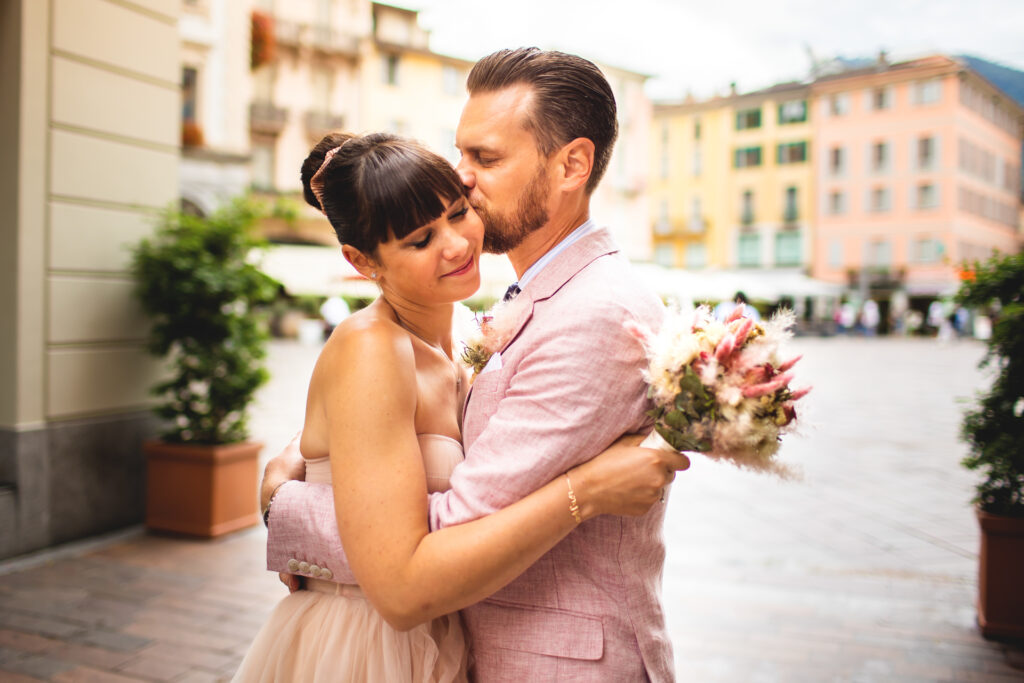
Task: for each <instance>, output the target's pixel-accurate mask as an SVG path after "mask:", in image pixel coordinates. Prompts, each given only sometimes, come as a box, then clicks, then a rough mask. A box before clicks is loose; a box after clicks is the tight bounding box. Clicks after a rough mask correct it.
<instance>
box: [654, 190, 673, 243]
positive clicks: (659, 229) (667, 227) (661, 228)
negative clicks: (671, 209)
mask: <svg viewBox="0 0 1024 683" xmlns="http://www.w3.org/2000/svg"><path fill="white" fill-rule="evenodd" d="M654 232H655V233H657V234H659V235H667V234H669V233H670V232H672V224H671V223H669V219H668V200H667V199H662V200H661V202H660V203H659V204H658V221H657V222H656V223H655V224H654Z"/></svg>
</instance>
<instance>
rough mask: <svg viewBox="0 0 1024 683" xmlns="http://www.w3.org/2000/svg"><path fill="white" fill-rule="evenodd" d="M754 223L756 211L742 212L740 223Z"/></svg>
mask: <svg viewBox="0 0 1024 683" xmlns="http://www.w3.org/2000/svg"><path fill="white" fill-rule="evenodd" d="M753 224H754V212H753V211H744V212H742V213H741V214H740V225H753Z"/></svg>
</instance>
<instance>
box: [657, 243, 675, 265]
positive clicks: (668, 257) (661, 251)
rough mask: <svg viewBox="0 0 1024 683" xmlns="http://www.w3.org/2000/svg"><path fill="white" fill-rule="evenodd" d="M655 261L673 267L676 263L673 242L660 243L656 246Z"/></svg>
mask: <svg viewBox="0 0 1024 683" xmlns="http://www.w3.org/2000/svg"><path fill="white" fill-rule="evenodd" d="M654 262H655V263H657V264H658V265H659V266H665V267H667V268H671V267H672V266H674V265H675V264H676V263H675V262H676V255H675V250H674V249H673V248H672V245H671V244H659V245H658V246H656V247H654Z"/></svg>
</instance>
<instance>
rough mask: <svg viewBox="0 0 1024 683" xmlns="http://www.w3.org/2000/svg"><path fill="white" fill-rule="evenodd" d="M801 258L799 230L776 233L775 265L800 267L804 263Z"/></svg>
mask: <svg viewBox="0 0 1024 683" xmlns="http://www.w3.org/2000/svg"><path fill="white" fill-rule="evenodd" d="M800 257H801V254H800V231H799V230H783V231H782V232H777V233H775V265H777V266H799V265H800V262H801V261H802V259H801V258H800Z"/></svg>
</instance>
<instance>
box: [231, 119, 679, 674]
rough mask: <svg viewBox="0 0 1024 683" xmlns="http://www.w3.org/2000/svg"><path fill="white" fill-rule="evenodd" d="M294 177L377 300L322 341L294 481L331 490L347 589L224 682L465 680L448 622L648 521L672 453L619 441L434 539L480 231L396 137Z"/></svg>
mask: <svg viewBox="0 0 1024 683" xmlns="http://www.w3.org/2000/svg"><path fill="white" fill-rule="evenodd" d="M314 170H315V171H316V172H315V173H312V171H314ZM310 176H312V177H311V178H310ZM303 178H304V182H305V181H306V180H308V181H309V184H308V186H307V199H310V198H311V194H312V196H313V197H315V199H316V200H317V201H318V204H319V206H320V208H322V210H323V212H324V213H325V214H326V215H327V217H328V219H329V220H330V222H331V225H332V226H333V228H334V230H335V232H336V233H337V236H338V240H339V241H340V242H341V245H342V247H341V248H342V252H343V253H344V256H345V258H346V259H347V260H348V261H349V262H350V263H351V264H352V265H353V266H354V267H355V268H356V270H358V271H359V272H360V273H361V274H363V275H364V276H366V277H368V278H370V279H371V280H373V281H375V282H376V283H377V284H378V286H379V288H380V292H381V295H380V297H379V298H378V299H377V300H376V301H375V302H374V303H372V304H371V305H370V306H368V307H367V308H365V309H363V310H361V311H359V312H357V313H355V314H354V315H352V316H350V317H349V318H348V319H346V320H345V321H344V322H342V323H341V324H340V325H339V326H338V327H337V328H336V329H335V330H334V332H333V333H332V335H331V336H330V338H329V339H328V341H327V342H326V344H325V345H324V348H323V350H322V351H321V353H320V357H319V359H318V360H317V363H316V367H315V368H314V370H313V375H312V379H311V380H310V386H309V394H308V396H307V401H306V417H305V424H304V427H303V431H302V441H301V451H302V454H303V456H304V457H305V459H306V479H307V481H319V482H324V483H327V482H329V483H331V485H332V488H333V492H334V501H335V514H336V517H337V523H338V530H339V532H340V536H341V539H342V545H343V548H344V551H345V554H346V555H347V557H348V560H349V564H350V566H351V570H352V577H327V576H325V575H323V574H321V578H320V579H310V580H308V584H307V588H308V590H304V591H298V592H295V593H292V594H290V595H289V596H287V597H285V598H284V599H283V600H282V601H281V602H280V603H279V604H278V606H277V607H276V608H275V610H274V612H273V613H272V614H271V616H270V618H269V620H268V621H267V623H266V624H265V625H264V626H263V628H262V630H261V631H260V633H259V634H258V635H257V637H256V639H255V641H254V642H253V644H252V646H251V647H250V650H249V652H248V654H247V655H246V657H245V659H244V661H243V662H242V665H241V667H240V669H239V671H238V672H237V674H236V675H235V679H234V680H236V681H278V682H282V681H389V682H390V681H403V682H404V681H461V680H465V678H466V658H467V644H466V642H465V640H464V638H463V634H462V629H461V625H460V623H459V618H458V614H457V613H456V612H457V610H459V609H461V608H463V607H465V606H467V605H470V604H473V603H475V602H478V601H479V600H481V599H483V598H485V597H487V596H489V595H491V594H492V593H494V592H496V591H497V590H499V589H500V588H502V587H503V586H505V585H506V584H507V583H509V582H510V581H512V580H513V579H515V578H516V577H517V576H518V575H519V574H521V573H522V572H523V571H524V570H526V569H527V568H528V567H529V566H530V565H532V564H533V563H534V562H535V561H536V560H537V559H539V558H540V557H541V556H542V555H543V554H544V553H546V552H547V551H548V550H550V549H551V548H552V547H553V546H554V545H555V544H557V543H558V542H559V541H560V540H561V539H562V538H564V537H565V536H566V535H567V534H569V532H571V531H572V530H573V529H574V528H575V527H576V525H577V524H579V523H580V522H581V521H583V520H586V519H589V518H591V517H594V516H597V515H600V514H633V515H635V514H642V513H643V512H645V511H646V510H647V509H648V507H650V505H652V504H653V503H654V502H656V501H657V500H658V498H659V493H660V490H661V488H662V487H663V486H665V485H666V484H667V483H669V482H670V481H671V479H672V478H673V477H674V474H675V470H676V469H684V468H685V467H686V460H685V456H681V455H678V454H674V453H661V452H658V453H657V457H656V458H654V457H652V454H653V453H654V452H653V451H647V450H646V449H640V448H633V447H629V446H627V445H625V443H621V444H619V445H615V446H612V447H611V448H609V449H608V450H607V451H605V452H604V453H602V454H601V455H598V456H597V457H595V458H594V459H593V460H591V461H589V462H587V463H584V464H582V465H579V466H577V467H574V468H573V469H571V470H570V471H569V472H568V473H566V474H567V475H568V477H566V476H561V477H559V478H558V479H556V480H554V481H552V482H550V483H548V484H547V485H545V486H543V487H542V488H540V489H539V490H537V491H535V492H534V493H532V494H530V495H529V496H527V497H526V498H524V499H522V500H520V501H518V502H516V503H514V504H513V505H510V506H509V507H507V508H505V509H503V510H500V511H498V512H496V513H494V514H492V515H489V516H487V517H483V518H481V519H479V520H476V521H473V522H470V523H467V524H463V525H459V526H454V527H449V528H445V529H442V530H439V531H435V532H433V533H430V531H429V528H428V520H427V506H426V500H427V493H428V492H430V491H439V490H445V489H447V488H448V477H449V475H450V474H451V471H452V469H453V468H454V467H455V465H456V464H458V462H459V461H460V460H461V459H462V447H461V444H460V440H461V424H460V422H461V415H462V411H461V408H462V405H463V401H464V399H465V395H466V392H467V391H468V386H469V378H468V377H467V376H465V374H464V371H463V370H462V369H461V368H460V367H459V366H458V365H457V364H456V363H455V362H454V361H453V357H454V356H453V354H454V353H455V350H453V348H452V315H453V304H454V302H458V301H461V300H463V299H466V298H468V297H470V296H471V295H472V294H473V293H474V292H475V291H476V290H477V288H478V287H479V284H480V271H479V264H480V263H479V262H480V252H481V245H482V241H483V230H484V229H483V224H482V222H481V221H480V219H479V217H478V216H477V215H476V213H475V212H474V210H473V208H472V207H471V206H470V205H469V203H468V201H467V199H466V197H465V194H464V189H463V186H462V183H461V182H460V180H459V177H458V175H457V174H456V173H455V170H454V169H453V168H452V167H451V166H450V165H449V164H448V162H447V161H445V160H444V159H443V158H441V157H439V156H437V155H435V154H433V153H431V152H429V151H428V150H426V149H425V148H423V147H422V146H420V145H418V144H416V143H414V142H412V141H409V140H405V139H403V138H399V137H396V136H394V135H389V134H383V133H377V134H371V135H365V136H353V135H342V134H333V135H329V136H327V137H326V138H324V140H322V141H321V142H320V143H319V144H318V145H317V146H316V147H314V149H313V151H312V152H311V153H310V156H309V158H307V160H306V162H305V163H304V165H303ZM311 203H312V202H311ZM634 442H635V441H634ZM573 497H574V498H573ZM570 499H573V502H574V504H576V505H577V506H578V508H577V509H570ZM328 578H331V579H334V581H337V580H339V579H341V580H342V582H341V583H335V582H334V581H330V580H327V579H328ZM346 579H347V580H346ZM353 579H354V581H353ZM357 584H358V585H357Z"/></svg>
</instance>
